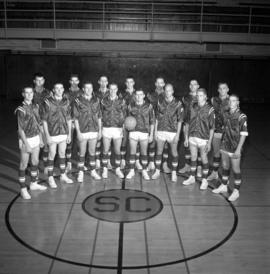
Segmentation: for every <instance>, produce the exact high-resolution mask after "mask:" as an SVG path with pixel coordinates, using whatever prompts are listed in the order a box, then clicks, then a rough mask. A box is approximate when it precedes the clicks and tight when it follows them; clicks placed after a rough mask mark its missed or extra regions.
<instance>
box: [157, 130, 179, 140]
mask: <svg viewBox="0 0 270 274" xmlns="http://www.w3.org/2000/svg"><path fill="white" fill-rule="evenodd" d="M175 136H176V132H169V131H157V140H160V141H164V142H168V143H172V142H173V139H174V137H175Z"/></svg>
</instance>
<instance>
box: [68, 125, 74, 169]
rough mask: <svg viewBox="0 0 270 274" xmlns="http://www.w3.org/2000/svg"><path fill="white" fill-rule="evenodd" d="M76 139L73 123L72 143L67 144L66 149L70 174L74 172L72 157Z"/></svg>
mask: <svg viewBox="0 0 270 274" xmlns="http://www.w3.org/2000/svg"><path fill="white" fill-rule="evenodd" d="M74 139H75V130H74V122H72V126H71V141H70V143H69V144H67V147H66V160H67V166H66V172H70V171H71V170H72V163H71V157H72V147H73V143H74Z"/></svg>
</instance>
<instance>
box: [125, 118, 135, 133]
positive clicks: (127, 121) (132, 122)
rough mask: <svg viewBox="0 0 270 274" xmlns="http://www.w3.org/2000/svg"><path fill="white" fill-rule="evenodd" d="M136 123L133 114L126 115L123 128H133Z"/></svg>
mask: <svg viewBox="0 0 270 274" xmlns="http://www.w3.org/2000/svg"><path fill="white" fill-rule="evenodd" d="M136 124H137V121H136V119H135V118H134V117H133V116H128V117H127V118H126V119H125V128H126V129H127V130H129V131H130V130H134V129H135V127H136Z"/></svg>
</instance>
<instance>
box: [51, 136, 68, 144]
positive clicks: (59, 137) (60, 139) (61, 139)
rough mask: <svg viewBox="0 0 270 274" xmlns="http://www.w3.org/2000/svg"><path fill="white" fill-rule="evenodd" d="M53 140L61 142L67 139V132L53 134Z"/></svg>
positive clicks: (56, 142)
mask: <svg viewBox="0 0 270 274" xmlns="http://www.w3.org/2000/svg"><path fill="white" fill-rule="evenodd" d="M51 140H52V142H53V143H55V144H60V143H62V142H66V141H67V134H63V135H57V136H51Z"/></svg>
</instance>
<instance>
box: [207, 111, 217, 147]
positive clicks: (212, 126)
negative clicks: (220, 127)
mask: <svg viewBox="0 0 270 274" xmlns="http://www.w3.org/2000/svg"><path fill="white" fill-rule="evenodd" d="M209 123H210V132H209V139H208V142H207V145H206V150H207V151H206V152H209V151H210V150H211V146H212V140H213V136H214V130H215V111H214V108H213V107H211V108H210V110H209Z"/></svg>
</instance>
